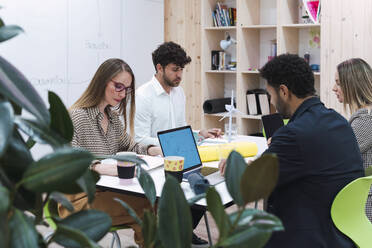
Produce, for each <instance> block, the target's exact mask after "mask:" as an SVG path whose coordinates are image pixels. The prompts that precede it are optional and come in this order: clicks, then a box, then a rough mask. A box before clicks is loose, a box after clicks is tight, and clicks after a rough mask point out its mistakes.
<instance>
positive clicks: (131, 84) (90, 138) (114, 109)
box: [59, 59, 161, 245]
mask: <svg viewBox="0 0 372 248" xmlns="http://www.w3.org/2000/svg"><path fill="white" fill-rule="evenodd" d="M134 96H135V78H134V74H133V72H132V69H131V68H130V67H129V65H128V64H127V63H125V62H124V61H123V60H121V59H108V60H106V61H105V62H104V63H102V64H101V65H100V67H99V68H98V70H97V72H96V73H95V75H94V77H93V79H92V81H91V82H90V84H89V86H88V88H87V89H86V90H85V92H84V93H83V94H82V96H81V97H80V98H79V99H78V100H77V101H76V102H75V103H74V104H73V105H72V107H71V108H70V115H71V119H72V122H73V125H74V135H73V139H72V142H71V144H72V146H75V147H82V148H84V149H86V150H88V151H90V152H91V153H93V154H97V155H114V154H116V153H117V152H120V151H133V152H136V153H139V154H149V155H158V154H161V150H160V148H159V147H156V146H147V145H141V144H139V143H136V142H135V141H134V140H133V139H132V137H131V136H130V135H129V134H128V133H127V132H126V128H127V126H128V120H127V113H126V111H127V104H128V102H130V113H129V123H130V125H129V126H130V127H131V129H132V130H131V133H132V134H133V127H134V126H133V120H134V114H135V113H134V112H135V100H134ZM119 115H122V116H123V118H124V124H125V126H124V127H123V125H122V123H121V121H120V119H119ZM91 169H92V170H95V171H96V172H98V173H99V174H101V175H110V176H117V169H116V166H113V165H107V164H104V165H103V164H101V163H99V162H98V161H97V162H96V163H93V164H92V165H91ZM114 197H117V198H120V199H122V200H123V201H125V202H126V203H128V204H129V205H130V206H131V207H132V208H133V209H134V210H135V211H136V212H137V214H138V215H139V216H142V213H143V210H144V209H145V208H149V206H150V205H149V203H148V201H147V200H146V199H145V198H141V197H135V196H129V195H123V194H118V193H113V192H108V191H105V192H102V191H99V190H97V192H96V195H95V200H94V202H93V203H92V204H90V206H88V200H87V196H86V194H85V193H81V194H77V195H73V196H70V197H69V198H70V200H71V201H72V203H73V205H74V207H75V210H80V209H85V208H95V209H99V210H102V211H105V212H107V213H108V214H109V215H110V216H111V218H112V224H113V225H120V224H127V225H130V226H131V227H132V228H133V230H134V231H135V241H136V243H138V244H139V245H142V244H143V238H142V235H141V230H140V227H139V226H138V225H137V224H136V223H135V222H134V220H133V219H132V218H131V217H130V216H129V215H128V213H127V212H126V211H125V210H124V209H123V207H122V206H121V205H120V204H119V203H118V202H116V201H114V200H113V198H114ZM59 210H60V215H61V216H62V217H64V216H67V215H68V212H67V211H66V209H64V208H62V207H60V209H59Z"/></svg>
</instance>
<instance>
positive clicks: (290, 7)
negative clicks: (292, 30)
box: [278, 0, 320, 28]
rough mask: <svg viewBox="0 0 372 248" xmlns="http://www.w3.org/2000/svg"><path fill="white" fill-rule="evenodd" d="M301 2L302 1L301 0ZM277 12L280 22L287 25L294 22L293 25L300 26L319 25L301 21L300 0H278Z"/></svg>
mask: <svg viewBox="0 0 372 248" xmlns="http://www.w3.org/2000/svg"><path fill="white" fill-rule="evenodd" d="M301 2H302V1H301ZM278 8H279V12H280V18H279V19H280V20H281V24H283V25H285V26H289V25H292V24H294V26H293V27H296V25H298V27H299V28H301V26H302V25H314V26H316V25H318V26H319V25H320V24H313V23H303V21H302V19H301V13H300V12H301V11H300V1H299V0H279V7H278Z"/></svg>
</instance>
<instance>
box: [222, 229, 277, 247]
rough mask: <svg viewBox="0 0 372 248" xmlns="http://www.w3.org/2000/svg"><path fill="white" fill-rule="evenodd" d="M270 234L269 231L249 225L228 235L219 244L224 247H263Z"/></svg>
mask: <svg viewBox="0 0 372 248" xmlns="http://www.w3.org/2000/svg"><path fill="white" fill-rule="evenodd" d="M270 236H271V232H269V231H265V230H261V229H259V228H255V227H251V228H246V229H244V230H239V231H236V232H234V233H232V234H230V235H229V237H228V238H226V239H225V240H224V241H223V242H221V243H219V246H221V247H224V248H239V247H254V248H261V247H263V246H264V245H265V244H266V243H267V241H268V240H269V238H270Z"/></svg>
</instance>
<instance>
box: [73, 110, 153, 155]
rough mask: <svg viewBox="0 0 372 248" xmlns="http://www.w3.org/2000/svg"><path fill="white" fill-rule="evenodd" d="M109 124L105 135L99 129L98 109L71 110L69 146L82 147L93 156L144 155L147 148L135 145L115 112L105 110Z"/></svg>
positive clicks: (100, 120) (101, 115) (100, 115)
mask: <svg viewBox="0 0 372 248" xmlns="http://www.w3.org/2000/svg"><path fill="white" fill-rule="evenodd" d="M105 111H107V114H108V117H109V123H108V127H107V132H106V133H105V132H104V131H103V129H102V127H101V122H102V120H103V113H101V112H100V111H99V109H98V107H90V108H79V109H73V110H72V111H71V112H70V115H71V119H72V123H73V125H74V135H73V138H72V142H71V145H72V146H74V147H82V148H85V149H86V150H88V151H90V152H91V153H93V154H95V155H114V154H116V153H117V152H121V151H132V152H136V153H138V154H146V153H147V148H148V146H145V145H141V144H139V143H136V142H135V141H134V139H132V137H131V136H130V135H129V134H128V133H126V132H125V131H124V127H123V125H122V123H121V121H120V119H119V115H118V114H117V112H115V111H113V110H111V109H110V108H106V110H105Z"/></svg>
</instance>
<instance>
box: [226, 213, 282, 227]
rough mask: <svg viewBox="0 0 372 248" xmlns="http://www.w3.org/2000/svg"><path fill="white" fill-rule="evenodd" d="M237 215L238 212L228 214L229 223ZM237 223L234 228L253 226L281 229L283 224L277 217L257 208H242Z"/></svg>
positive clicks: (233, 220)
mask: <svg viewBox="0 0 372 248" xmlns="http://www.w3.org/2000/svg"><path fill="white" fill-rule="evenodd" d="M237 216H238V212H235V213H231V214H230V215H229V219H230V221H231V223H233V222H235V220H236V218H237ZM237 224H238V225H237V228H236V229H246V228H249V227H251V226H255V227H257V228H261V229H266V230H268V231H279V230H283V225H282V223H281V221H280V219H279V218H278V217H276V216H275V215H272V214H269V213H267V212H265V211H263V210H259V209H244V211H243V212H242V214H241V215H240V218H239V221H238V223H237Z"/></svg>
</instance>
